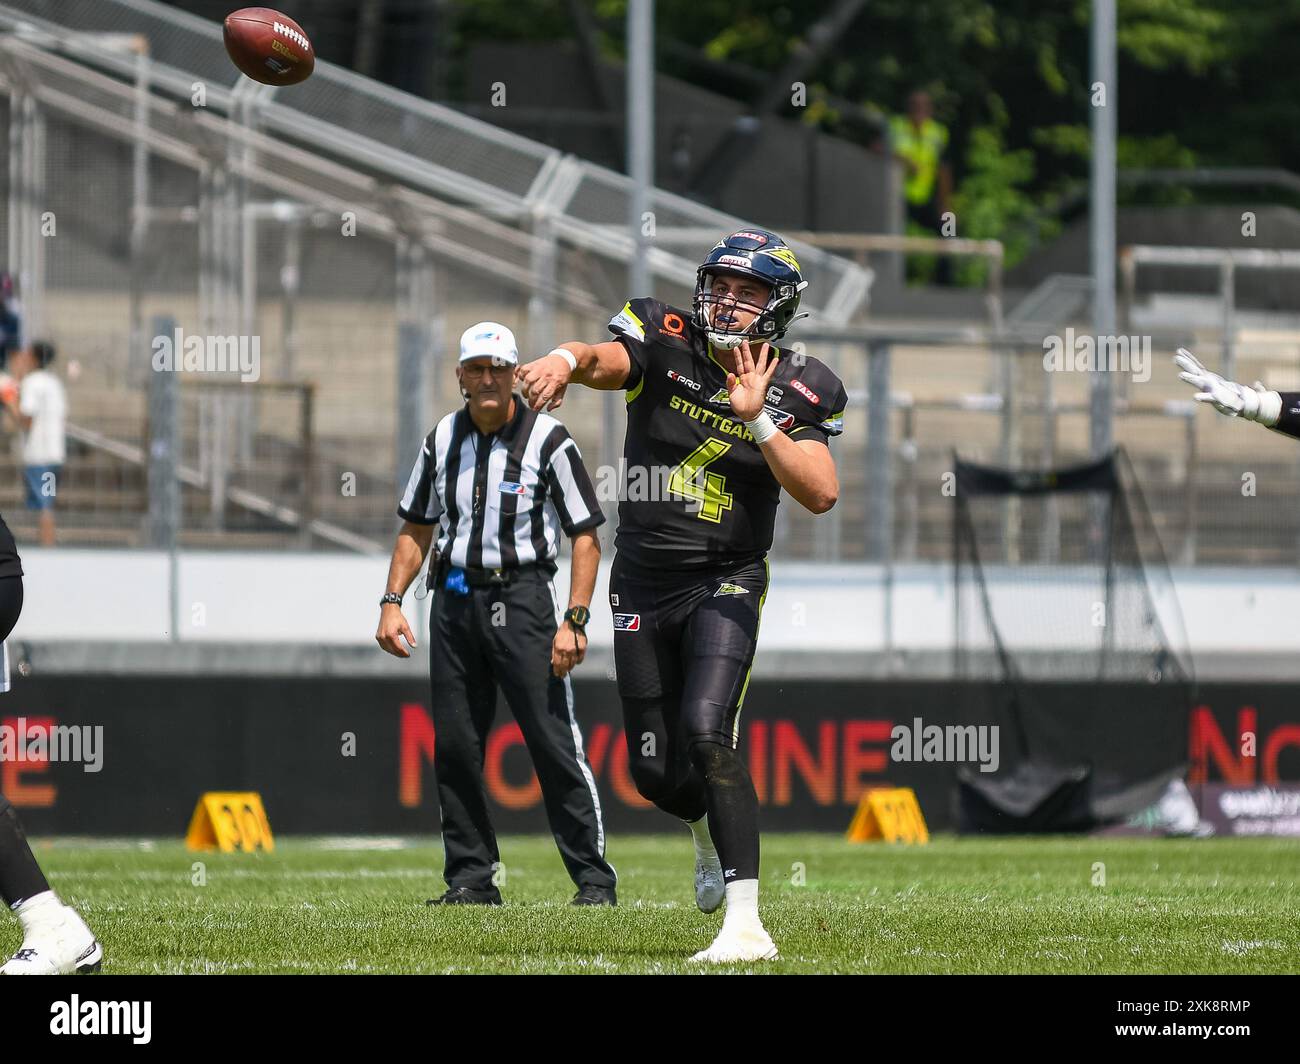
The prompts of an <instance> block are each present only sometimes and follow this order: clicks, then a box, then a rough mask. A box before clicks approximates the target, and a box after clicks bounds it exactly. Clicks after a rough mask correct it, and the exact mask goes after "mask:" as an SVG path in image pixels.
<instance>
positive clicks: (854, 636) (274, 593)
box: [11, 548, 1300, 679]
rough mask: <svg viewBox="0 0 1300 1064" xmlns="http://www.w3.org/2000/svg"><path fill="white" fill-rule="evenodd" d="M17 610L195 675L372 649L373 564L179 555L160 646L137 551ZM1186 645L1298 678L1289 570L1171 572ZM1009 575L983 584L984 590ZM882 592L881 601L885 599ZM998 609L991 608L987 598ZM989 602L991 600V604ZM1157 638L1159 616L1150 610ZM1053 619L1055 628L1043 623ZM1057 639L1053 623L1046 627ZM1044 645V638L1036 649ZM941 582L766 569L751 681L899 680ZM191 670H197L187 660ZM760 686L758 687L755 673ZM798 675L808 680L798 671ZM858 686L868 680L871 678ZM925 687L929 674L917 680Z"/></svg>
mask: <svg viewBox="0 0 1300 1064" xmlns="http://www.w3.org/2000/svg"><path fill="white" fill-rule="evenodd" d="M23 567H24V569H25V571H26V574H27V575H26V580H25V590H26V602H25V605H24V608H23V614H22V618H21V620H20V621H19V623H18V627H17V628H16V629H15V632H14V635H13V636H12V637H11V638H12V639H13V640H15V641H24V642H28V643H31V644H39V645H42V646H48V647H56V646H57V647H59V648H62V649H66V648H68V647H69V646H71V645H73V644H78V643H109V642H111V643H117V644H138V645H140V646H142V647H143V646H146V645H149V644H166V643H172V642H176V643H180V644H184V645H185V646H186V649H187V650H188V651H190V655H189V658H188V660H190V661H192V662H200V663H201V662H202V660H203V657H202V653H201V650H202V644H205V643H206V644H213V645H215V644H243V645H259V646H268V645H271V644H281V645H283V644H293V645H297V646H309V647H315V648H329V647H335V648H340V649H343V648H355V649H356V650H358V651H361V650H369V649H373V650H374V651H375V653H376V654H378V653H379V651H378V649H377V648H375V647H374V642H373V638H374V630H375V623H376V620H377V618H378V613H379V607H378V602H379V597H380V595H381V594H382V593H383V590H384V580H385V577H386V575H387V568H388V561H387V559H386V558H379V557H363V556H358V555H355V554H303V553H297V554H295V553H282V552H280V553H227V552H194V553H183V554H181V555H180V556H179V558H178V563H177V572H178V575H179V580H178V603H177V605H178V616H179V620H180V623H179V625H178V630H177V632H176V633H175V636H174V637H173V635H172V633H171V631H170V623H169V616H170V603H169V590H168V589H169V582H168V572H169V564H168V558H167V556H166V555H165V554H158V553H152V552H143V551H107V550H104V551H85V550H39V549H35V548H24V550H23ZM608 572H609V567H608V556H607V558H606V561H605V563H604V564H602V566H601V571H600V578H599V581H598V585H597V594H596V602H595V608H594V610H593V617H592V623H591V625H590V627H589V629H588V633H589V636H590V640H591V648H592V653H593V656H594V657H602V656H606V655H607V653H608V650H609V647H610V646H611V644H612V641H613V630H612V627H611V621H610V611H609V609H608V607H607V606H606V605H604V604H605V603H606V602H607V601H608V600H607V598H606V594H607V591H606V588H607V581H608ZM1173 575H1174V582H1175V585H1176V590H1177V598H1178V603H1179V605H1180V606H1181V610H1182V615H1183V620H1184V623H1185V625H1186V630H1187V635H1188V641H1189V644H1190V646H1191V649H1192V653H1193V657H1194V659H1195V662H1196V665H1197V672H1198V674H1199V675H1201V676H1202V677H1203V678H1209V677H1211V676H1215V677H1217V678H1243V679H1251V678H1265V677H1267V678H1270V679H1295V678H1297V677H1300V624H1297V623H1296V620H1295V610H1296V608H1297V604H1298V603H1300V571H1297V570H1294V569H1270V570H1259V569H1246V568H1233V569H1211V568H1199V569H1181V570H1175V571H1174V574H1173ZM1007 576H1014V574H1006V573H999V572H997V571H996V570H991V571H990V578H991V580H993V581H994V582H995V583H997V584H999V585H1000V584H1001V582H1002V580H1003V579H1004V578H1005V577H1007ZM1035 578H1036V589H1035V590H1034V591H1033V592H1032V594H1031V593H1030V592H1028V591H1025V590H1023V589H1022V588H1021V587H1020V586H1017V588H1016V590H1015V591H1014V594H1015V595H1016V596H1020V595H1024V596H1026V598H1025V602H1026V607H1025V609H1024V610H1023V612H1022V611H1020V610H1018V609H1015V608H1013V609H1012V610H1011V611H1009V615H1010V616H1013V617H1017V618H1022V619H1023V621H1024V623H1025V625H1026V626H1036V627H1034V628H1027V630H1026V631H1025V632H1023V633H1021V635H1025V636H1030V635H1033V634H1035V633H1037V632H1039V631H1040V630H1041V634H1042V638H1043V643H1042V645H1043V646H1044V647H1045V648H1052V649H1079V648H1080V647H1079V646H1078V645H1077V644H1076V645H1074V646H1071V645H1068V644H1064V645H1061V646H1053V644H1052V639H1053V638H1056V639H1061V638H1066V636H1065V635H1063V633H1065V632H1067V631H1073V632H1076V633H1077V631H1078V629H1079V627H1080V626H1079V625H1078V624H1077V623H1073V621H1072V619H1071V618H1069V617H1067V615H1076V616H1078V615H1082V614H1085V613H1087V611H1089V610H1090V609H1091V607H1092V601H1093V599H1094V598H1096V597H1098V596H1097V594H1095V593H1094V589H1093V587H1092V586H1091V585H1086V584H1083V583H1081V582H1080V581H1079V580H1077V579H1075V578H1074V577H1073V575H1072V574H1071V573H1070V572H1069V571H1068V570H1061V571H1058V572H1055V573H1053V572H1050V571H1044V570H1041V569H1038V570H1035ZM891 583H892V595H890V594H887V591H886V588H887V586H889V585H890V584H891ZM567 590H568V562H567V560H564V561H562V564H561V568H560V572H559V573H558V575H557V578H556V593H557V596H558V597H559V599H560V601H561V606H563V605H564V602H565V597H566V595H567ZM999 594H1001V592H999ZM1003 601H1005V600H1003ZM427 606H428V600H425V601H423V602H419V603H417V602H416V600H415V599H414V597H413V595H412V594H410V593H408V595H407V599H406V613H407V617H408V619H409V620H410V622H411V624H412V626H413V627H415V628H416V634H417V637H419V638H420V640H421V642H423V637H424V635H425V633H426V620H425V615H426V614H427ZM1157 607H1158V609H1159V612H1160V613H1161V615H1162V618H1163V619H1164V620H1165V623H1166V625H1167V627H1170V628H1172V626H1173V624H1174V623H1175V622H1174V621H1173V620H1172V617H1173V616H1174V614H1173V612H1172V609H1171V607H1172V603H1171V602H1170V601H1168V600H1166V599H1162V598H1160V597H1157ZM1058 614H1059V615H1060V616H1059V617H1058V616H1057V615H1058ZM1066 620H1071V621H1072V623H1068V624H1067V623H1066ZM1058 621H1059V622H1060V623H1057V622H1058ZM1054 632H1055V633H1057V634H1056V635H1055V636H1053V634H1052V633H1054ZM952 634H953V617H952V570H951V567H950V566H946V565H944V566H906V567H900V568H897V569H895V570H894V571H893V573H892V576H891V575H890V574H886V572H885V571H884V570H883V569H882V568H881V567H880V566H871V565H816V564H809V563H806V562H797V563H796V562H789V563H782V562H781V561H779V560H777V561H775V562H773V565H772V587H771V589H770V591H769V593H768V598H767V603H766V606H765V608H764V611H763V622H762V631H761V636H760V648H761V649H762V652H763V653H762V654H760V665H761V663H762V661H763V659H764V656H765V655H766V656H768V658H769V661H776V660H780V661H781V662H782V669H783V670H784V671H786V672H790V671H795V672H798V671H801V670H800V662H802V661H805V660H806V661H808V662H810V663H811V662H813V661H816V660H822V661H824V660H825V659H828V658H836V659H838V660H839V664H838V665H837V667H836V670H835V671H836V672H840V673H842V672H845V671H847V672H850V673H851V672H854V671H857V670H855V669H854V667H853V665H852V662H853V661H854V660H856V659H858V658H862V659H864V660H866V659H874V660H876V661H877V666H878V664H879V660H880V659H881V658H882V656H883V658H885V659H888V662H887V665H886V667H885V669H884V671H886V672H888V673H889V674H891V675H902V676H906V675H907V674H908V673H909V671H910V669H911V666H910V665H909V662H913V661H916V660H918V659H919V658H920V657H922V656H925V655H929V656H930V657H932V658H939V657H942V656H943V655H944V653H945V652H947V651H948V650H949V649H950V648H951V645H952ZM196 654H197V655H198V656H197V657H196V656H195V655H196ZM759 671H760V672H762V671H769V670H764V669H761V668H760V669H759ZM809 671H810V672H813V673H817V672H820V671H822V670H820V669H818V668H810V669H809ZM866 671H871V672H879V671H881V670H880V668H879V667H873V668H871V669H868V670H866ZM924 671H927V672H933V671H934V670H933V668H930V669H927V670H924Z"/></svg>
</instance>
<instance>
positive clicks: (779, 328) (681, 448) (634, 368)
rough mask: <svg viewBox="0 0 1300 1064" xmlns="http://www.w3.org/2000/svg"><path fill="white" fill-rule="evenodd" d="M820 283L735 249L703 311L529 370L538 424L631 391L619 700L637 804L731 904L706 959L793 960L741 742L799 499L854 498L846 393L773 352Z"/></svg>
mask: <svg viewBox="0 0 1300 1064" xmlns="http://www.w3.org/2000/svg"><path fill="white" fill-rule="evenodd" d="M807 283H808V282H807V281H805V280H804V279H803V276H802V274H801V272H800V269H799V263H798V260H797V259H796V258H795V256H794V253H793V252H792V251H791V250H790V248H789V247H787V246H786V244H785V242H784V241H783V240H782V239H781V238H780V237H779V236H777V235H776V234H774V233H770V232H766V231H764V230H760V229H753V230H745V231H742V232H739V233H734V234H732V235H731V236H729V237H727V238H726V239H725V240H722V241H720V242H719V243H718V244H717V245H716V246H715V247H714V248H713V250H712V251H711V252H710V253H709V256H708V258H707V260H706V261H705V262H704V264H703V265H701V266H700V268H699V271H698V273H697V282H696V287H695V299H694V305H693V307H692V310H691V311H690V312H687V311H684V310H679V309H677V308H676V307H671V306H667V305H666V304H663V303H660V302H658V301H656V300H654V299H633V300H631V301H630V302H629V303H627V304H626V305H625V306H624V307H623V309H622V310H620V311H619V312H618V313H617V314H615V315H614V317H613V319H612V320H611V321H610V323H609V329H610V331H611V332H612V333H613V334H614V336H615V338H616V339H614V340H613V341H607V342H605V343H599V344H587V343H582V342H580V341H573V342H570V343H566V344H564V345H562V346H561V347H559V348H556V349H555V350H554V351H552V352H551V353H550V354H549V355H546V356H545V357H543V358H540V359H538V360H537V361H535V362H532V363H530V364H529V365H526V366H524V367H523V368H522V369H521V370H520V383H521V385H522V387H523V391H524V395H525V396H526V397H527V399H528V401H529V402H530V403H531V404H532V406H533V407H534V409H538V410H541V409H554V408H555V407H556V406H558V405H560V402H561V400H562V399H563V395H564V390H565V388H566V387H567V386H568V385H569V384H570V383H578V384H585V385H587V386H588V387H591V388H601V389H624V390H626V392H627V397H626V398H627V416H628V424H627V436H626V439H625V442H624V447H623V453H624V458H625V460H626V463H627V471H628V472H627V482H626V486H625V490H624V491H623V492H622V494H621V496H620V502H619V508H618V516H619V523H618V530H617V533H616V536H615V548H616V554H615V558H614V563H613V569H612V571H611V575H610V596H609V600H610V606H611V608H612V610H613V615H614V657H615V663H616V666H617V671H618V690H619V695H620V697H621V699H622V702H623V718H624V725H625V729H626V735H627V744H628V755H629V763H630V768H631V772H632V777H633V779H634V780H635V781H636V785H637V789H638V790H639V791H640V792H641V794H642V795H644V796H645V797H646V798H648V799H650V800H651V801H653V802H654V803H655V804H656V805H657V806H658V807H659V808H660V809H662V810H664V811H665V812H668V813H671V814H673V815H674V816H677V817H680V818H681V819H682V820H684V821H685V822H686V823H687V824H688V825H690V827H691V831H692V834H693V836H694V839H695V853H696V872H695V897H696V903H697V904H698V905H699V907H700V908H701V909H702V910H703V911H704V912H713V911H714V910H715V909H717V908H718V907H719V906H720V905H721V904H722V901H723V899H724V897H725V899H726V902H727V910H726V916H725V918H724V920H723V924H722V929H721V931H720V932H719V933H718V936H717V938H716V939H715V940H714V942H713V944H712V945H711V946H709V947H708V948H707V949H704V950H701V951H700V952H699V953H697V954H696V955H695V957H694V958H693V959H695V960H700V961H712V962H718V963H722V962H728V961H751V960H759V959H765V958H772V957H775V956H776V946H775V945H774V944H773V942H772V939H771V937H770V936H769V935H768V933H767V931H766V930H765V929H764V927H763V924H762V922H761V920H760V919H759V914H758V800H757V797H756V795H755V793H754V785H753V782H752V781H751V779H750V777H749V771H748V769H747V768H746V766H745V762H744V761H743V760H742V759H741V757H740V755H739V754H738V753H737V751H736V744H737V740H738V738H739V732H740V723H739V717H740V710H741V706H742V705H743V703H744V699H745V689H746V687H747V686H748V683H749V673H750V667H751V665H752V664H753V660H754V649H755V642H756V640H757V637H758V623H759V615H760V612H761V609H762V604H763V599H764V596H765V595H766V592H767V585H768V568H767V552H768V549H769V548H770V547H771V545H772V527H773V523H774V521H775V518H776V507H777V503H778V501H779V500H780V495H781V489H782V488H784V489H785V490H786V491H787V492H789V493H790V495H792V496H793V497H794V498H795V500H796V501H797V502H799V503H800V504H801V505H803V506H804V507H806V508H807V509H808V510H811V511H812V512H813V513H819V514H820V513H825V512H826V511H827V510H829V509H830V508H831V507H832V506H834V505H835V500H836V497H837V495H838V493H839V481H838V478H837V476H836V472H835V463H834V461H833V460H832V458H831V452H830V448H829V446H828V445H827V441H828V440H829V438H830V437H831V436H836V435H838V434H839V433H840V431H841V427H842V422H843V414H844V406H845V392H844V386H843V384H841V382H840V380H839V378H838V377H836V376H835V374H834V373H832V372H831V371H830V369H828V368H827V367H826V366H825V365H823V364H822V363H821V362H819V361H817V360H816V359H815V358H808V357H806V356H804V355H802V354H800V353H796V352H793V351H788V350H781V349H780V348H777V347H775V346H773V345H774V344H775V342H776V341H777V340H779V339H780V338H781V337H782V336H783V335H784V334H785V331H786V329H787V328H788V327H789V325H790V323H791V321H793V320H794V317H795V312H796V311H797V309H798V306H799V299H800V296H801V295H802V293H803V290H804V289H805V288H806V287H807Z"/></svg>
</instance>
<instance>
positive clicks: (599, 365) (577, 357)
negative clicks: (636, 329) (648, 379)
mask: <svg viewBox="0 0 1300 1064" xmlns="http://www.w3.org/2000/svg"><path fill="white" fill-rule="evenodd" d="M560 352H566V353H567V354H561V353H560ZM631 370H632V360H631V359H630V358H629V357H628V353H627V348H625V347H624V346H623V345H622V344H621V343H619V342H618V341H617V340H607V341H605V342H604V343H600V344H585V343H583V342H582V341H581V340H569V341H567V342H566V343H563V344H561V345H560V346H559V347H557V348H555V350H554V351H552V352H551V353H550V354H547V355H544V356H542V357H541V358H539V359H536V360H535V361H533V362H529V363H528V364H527V365H524V366H521V367H520V368H519V377H518V380H519V386H520V389H521V390H522V391H523V394H524V398H525V399H526V400H528V405H529V406H531V407H532V408H533V409H534V410H554V409H556V408H557V407H558V406H559V405H560V404H561V403H562V402H563V401H564V391H565V389H566V388H567V387H568V386H569V385H570V384H571V383H572V384H585V385H586V386H587V387H588V388H598V389H600V390H601V391H607V392H608V391H616V390H617V389H619V388H622V387H623V385H624V383H625V382H626V381H627V375H628V374H629V373H630V372H631Z"/></svg>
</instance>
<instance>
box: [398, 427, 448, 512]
mask: <svg viewBox="0 0 1300 1064" xmlns="http://www.w3.org/2000/svg"><path fill="white" fill-rule="evenodd" d="M434 472H435V468H434V459H433V436H432V434H430V436H429V437H428V438H427V439H425V441H424V446H423V447H422V448H421V449H420V457H419V458H417V459H416V460H415V466H414V468H412V470H411V476H410V478H409V479H408V480H407V482H406V491H405V492H403V493H402V499H401V502H399V503H398V504H397V516H398V517H400V518H401V519H402V520H403V521H410V522H411V523H412V524H414V525H431V524H433V523H434V522H436V521H437V520H438V518H439V517H441V516H442V500H441V499H440V498H438V493H437V492H436V491H434V490H433V476H434Z"/></svg>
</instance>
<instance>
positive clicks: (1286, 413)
mask: <svg viewBox="0 0 1300 1064" xmlns="http://www.w3.org/2000/svg"><path fill="white" fill-rule="evenodd" d="M1278 394H1279V395H1280V396H1281V397H1282V412H1281V413H1280V414H1278V416H1277V424H1276V425H1273V426H1272V428H1273V431H1274V432H1280V433H1282V435H1283V436H1292V437H1294V438H1296V439H1300V392H1279V393H1278Z"/></svg>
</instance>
